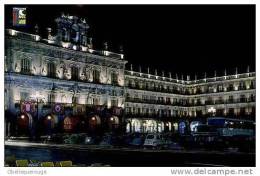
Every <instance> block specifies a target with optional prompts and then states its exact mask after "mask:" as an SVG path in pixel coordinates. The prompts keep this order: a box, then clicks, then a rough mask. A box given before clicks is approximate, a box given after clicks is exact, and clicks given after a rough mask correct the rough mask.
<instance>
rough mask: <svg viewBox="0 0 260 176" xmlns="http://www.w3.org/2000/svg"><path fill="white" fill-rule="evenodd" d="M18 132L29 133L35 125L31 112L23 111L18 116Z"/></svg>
mask: <svg viewBox="0 0 260 176" xmlns="http://www.w3.org/2000/svg"><path fill="white" fill-rule="evenodd" d="M17 125H18V126H17V127H18V134H23V135H24V134H25V135H27V134H29V132H30V130H31V129H32V127H33V117H32V115H31V114H30V113H22V114H20V115H18V117H17Z"/></svg>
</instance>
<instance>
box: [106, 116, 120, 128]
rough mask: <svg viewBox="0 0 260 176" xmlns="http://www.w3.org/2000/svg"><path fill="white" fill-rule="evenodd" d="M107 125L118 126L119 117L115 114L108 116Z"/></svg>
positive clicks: (110, 126)
mask: <svg viewBox="0 0 260 176" xmlns="http://www.w3.org/2000/svg"><path fill="white" fill-rule="evenodd" d="M108 125H109V128H110V129H115V128H118V127H119V118H118V117H117V116H111V117H110V118H109V122H108Z"/></svg>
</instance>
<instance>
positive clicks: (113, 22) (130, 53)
mask: <svg viewBox="0 0 260 176" xmlns="http://www.w3.org/2000/svg"><path fill="white" fill-rule="evenodd" d="M23 6H25V5H23ZM16 7H17V5H16ZM21 7H22V6H21ZM25 7H27V26H26V28H20V30H27V31H30V30H31V29H32V28H33V26H34V25H35V24H36V23H38V25H39V27H40V29H41V30H42V33H43V34H44V35H46V33H47V32H46V31H45V29H46V27H53V28H55V23H54V19H55V18H56V17H58V16H60V14H61V12H64V13H65V14H68V13H69V14H70V15H77V16H79V17H85V18H86V20H87V23H88V24H89V26H90V30H89V36H91V37H93V40H94V44H95V46H96V48H99V49H100V48H101V43H102V42H104V41H108V42H109V43H110V48H111V50H112V51H118V48H119V45H121V44H122V45H123V46H124V53H125V59H127V60H128V61H129V63H128V64H127V68H129V65H130V63H132V64H133V65H134V69H135V70H138V66H139V65H142V71H145V72H146V68H147V66H149V67H150V68H151V69H150V70H152V71H153V70H154V69H155V68H157V70H158V74H159V75H161V70H164V71H165V72H168V71H171V72H172V74H173V75H175V73H178V74H184V75H187V74H190V75H191V78H192V79H193V77H194V74H195V73H196V74H198V75H199V77H202V75H204V72H205V71H206V72H207V75H209V76H213V75H214V70H217V73H218V75H223V73H224V69H225V68H227V72H228V73H229V74H232V73H234V72H235V67H238V71H239V72H245V71H246V67H247V65H250V70H251V71H255V6H254V5H138V6H137V5H84V6H83V5H67V6H64V5H63V6H62V5H52V6H47V5H41V6H36V5H34V6H25ZM11 12H12V8H11V6H6V9H5V15H6V27H10V26H11V19H12V18H11V14H12V13H11ZM111 44H112V46H111Z"/></svg>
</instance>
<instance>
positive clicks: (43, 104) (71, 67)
mask: <svg viewBox="0 0 260 176" xmlns="http://www.w3.org/2000/svg"><path fill="white" fill-rule="evenodd" d="M56 23H57V31H56V35H53V34H52V29H50V28H48V31H47V32H48V36H47V38H42V37H41V36H40V35H39V34H38V29H37V28H36V30H35V34H29V33H24V32H20V31H16V30H13V29H7V30H6V36H5V110H6V115H5V121H6V129H7V135H13V134H12V133H17V131H20V132H21V133H24V134H25V133H32V132H34V131H33V130H30V129H34V128H37V125H38V127H39V126H40V127H39V128H40V129H41V132H42V133H49V132H51V133H52V132H64V131H65V132H81V131H83V132H84V131H92V132H93V131H95V132H96V130H99V131H104V130H105V131H106V130H108V131H111V130H119V129H120V130H123V131H125V130H126V131H127V132H154V131H157V132H162V131H174V130H177V129H178V125H179V122H180V121H185V122H187V123H189V122H191V121H192V120H196V119H200V120H203V119H205V118H206V117H208V116H215V115H216V116H229V117H231V116H232V117H235V118H248V119H251V120H252V119H254V118H255V73H253V72H249V70H248V72H247V73H243V74H238V73H236V74H235V75H226V74H225V75H224V76H221V77H214V78H205V79H202V80H190V79H189V78H188V79H187V80H183V79H178V78H172V77H171V74H169V76H168V77H166V76H165V75H164V73H163V74H162V75H161V76H159V75H157V71H156V72H155V74H151V73H149V71H148V73H142V72H141V71H140V72H136V71H133V70H132V69H131V70H125V64H126V63H127V61H126V60H124V55H123V54H122V53H114V52H111V51H108V46H107V43H105V44H104V48H103V50H101V51H99V50H95V49H93V44H92V39H91V38H89V37H88V35H87V30H88V28H89V26H88V25H87V23H86V21H85V20H84V19H78V18H77V17H75V16H65V15H62V16H61V17H59V18H57V19H56ZM17 128H18V130H17ZM28 129H29V130H28ZM12 131H13V132H12ZM16 135H17V134H16Z"/></svg>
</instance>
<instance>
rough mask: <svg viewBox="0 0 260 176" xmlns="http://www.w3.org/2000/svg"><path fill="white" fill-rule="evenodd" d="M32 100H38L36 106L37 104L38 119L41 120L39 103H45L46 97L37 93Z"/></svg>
mask: <svg viewBox="0 0 260 176" xmlns="http://www.w3.org/2000/svg"><path fill="white" fill-rule="evenodd" d="M31 98H32V99H35V100H36V104H37V119H38V120H39V101H43V100H44V96H42V95H40V94H39V92H38V91H37V92H36V94H35V95H33V96H32V97H31Z"/></svg>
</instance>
